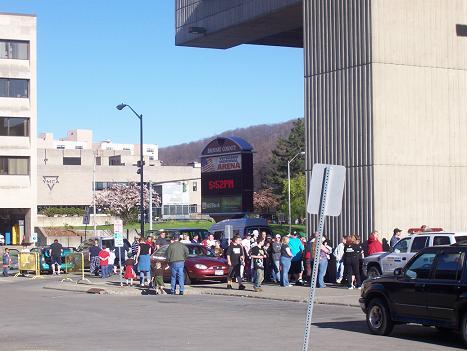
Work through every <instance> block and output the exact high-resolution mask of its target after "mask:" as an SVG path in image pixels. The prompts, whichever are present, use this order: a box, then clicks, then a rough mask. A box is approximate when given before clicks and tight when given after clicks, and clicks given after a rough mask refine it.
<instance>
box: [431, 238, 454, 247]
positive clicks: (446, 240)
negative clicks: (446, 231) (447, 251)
mask: <svg viewBox="0 0 467 351" xmlns="http://www.w3.org/2000/svg"><path fill="white" fill-rule="evenodd" d="M450 244H451V240H450V239H449V237H448V236H435V237H434V238H433V246H439V245H450Z"/></svg>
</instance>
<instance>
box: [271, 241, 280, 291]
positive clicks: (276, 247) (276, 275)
mask: <svg viewBox="0 0 467 351" xmlns="http://www.w3.org/2000/svg"><path fill="white" fill-rule="evenodd" d="M281 246H282V244H281V236H280V234H276V237H275V238H274V241H273V242H272V243H271V247H270V248H269V250H270V254H269V256H270V257H271V264H272V280H273V282H274V283H277V284H280V282H281V273H280V267H281Z"/></svg>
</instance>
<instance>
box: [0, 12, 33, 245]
mask: <svg viewBox="0 0 467 351" xmlns="http://www.w3.org/2000/svg"><path fill="white" fill-rule="evenodd" d="M0 39H9V40H25V41H29V44H30V46H29V60H15V59H0V77H2V78H21V79H29V99H28V98H6V97H1V98H0V116H2V117H29V120H30V125H29V126H30V129H29V137H0V155H1V156H28V157H29V158H30V164H29V168H30V174H29V176H10V175H3V176H0V209H2V208H10V209H24V210H25V211H26V218H25V220H26V222H25V231H26V232H25V234H26V236H29V234H30V233H31V232H32V229H33V227H34V226H35V219H36V213H37V205H36V204H37V186H36V184H37V181H36V180H37V159H36V138H37V137H36V134H37V132H36V130H37V108H36V106H37V100H36V99H37V84H36V75H37V73H36V51H37V49H36V43H37V42H36V18H35V17H34V16H27V15H24V16H23V15H11V14H5V13H0ZM26 239H27V238H26Z"/></svg>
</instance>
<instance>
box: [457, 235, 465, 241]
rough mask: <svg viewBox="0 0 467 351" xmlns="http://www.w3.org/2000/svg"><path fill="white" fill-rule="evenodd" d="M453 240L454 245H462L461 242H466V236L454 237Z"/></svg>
mask: <svg viewBox="0 0 467 351" xmlns="http://www.w3.org/2000/svg"><path fill="white" fill-rule="evenodd" d="M455 239H456V243H462V242H465V241H467V236H465V235H462V236H456V237H455Z"/></svg>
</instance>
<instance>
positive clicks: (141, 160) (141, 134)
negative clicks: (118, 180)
mask: <svg viewBox="0 0 467 351" xmlns="http://www.w3.org/2000/svg"><path fill="white" fill-rule="evenodd" d="M138 117H139V140H140V145H139V152H140V158H139V161H140V166H141V168H140V182H139V188H140V200H139V201H140V202H139V213H140V216H141V237H143V236H144V175H143V168H144V157H143V115H142V114H141V115H140V116H138Z"/></svg>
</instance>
